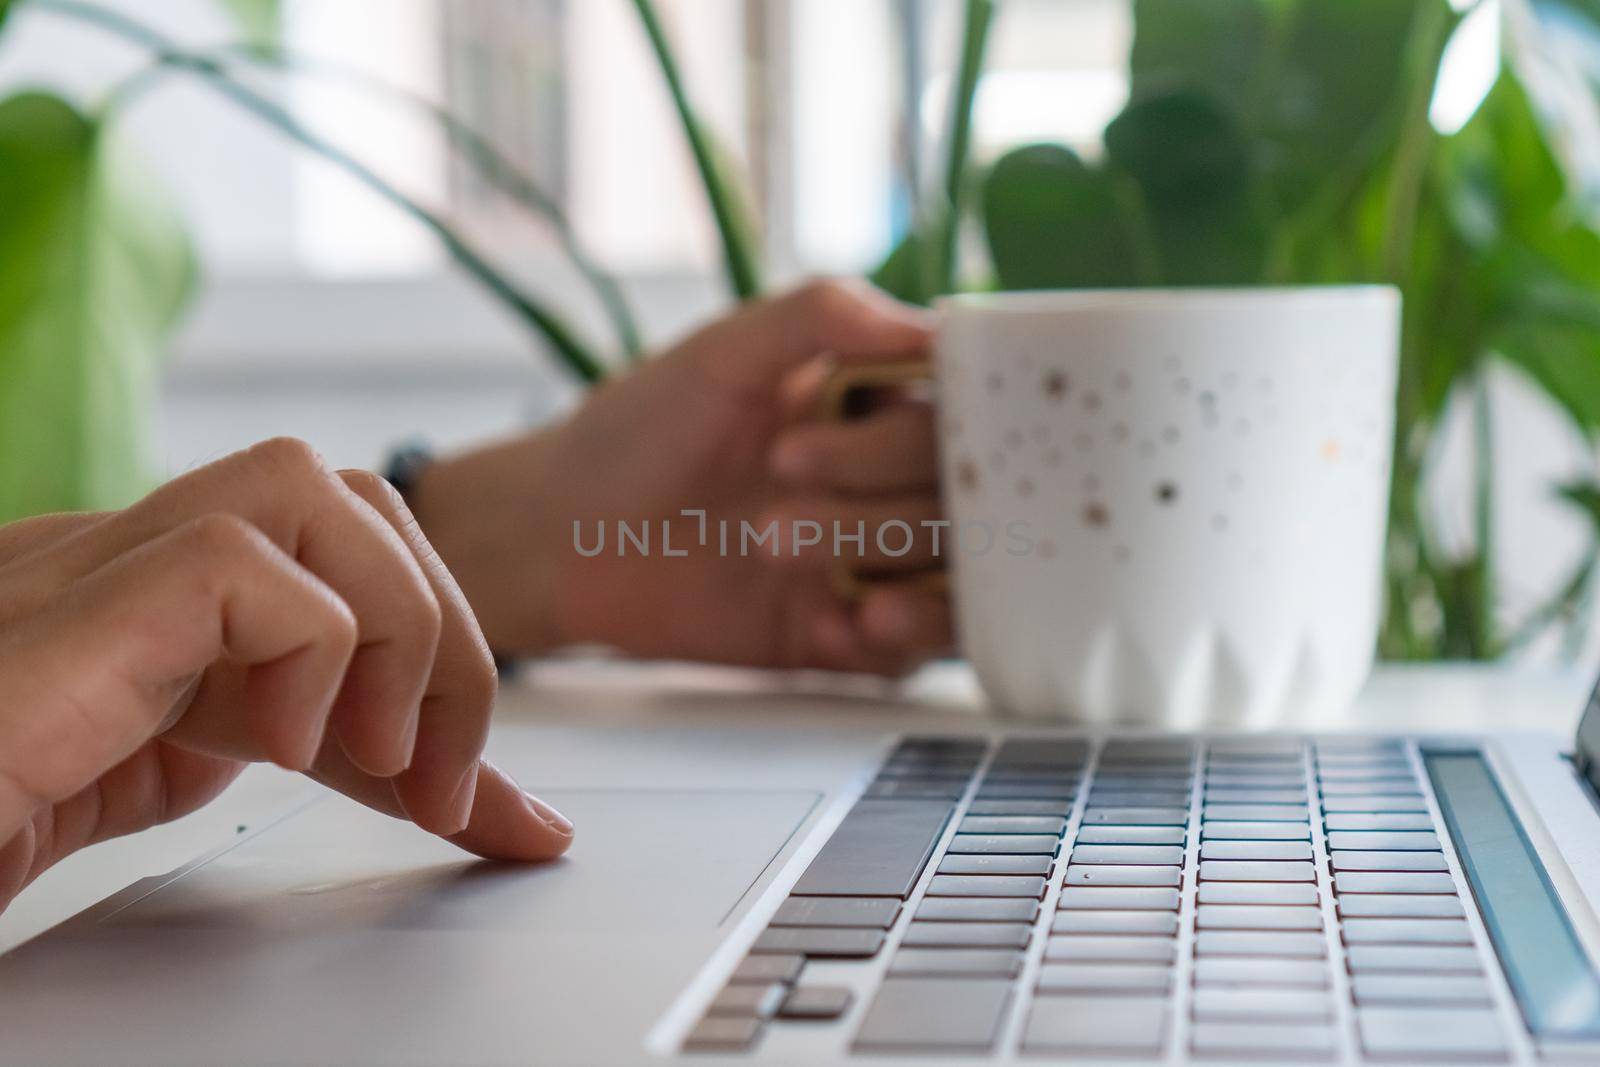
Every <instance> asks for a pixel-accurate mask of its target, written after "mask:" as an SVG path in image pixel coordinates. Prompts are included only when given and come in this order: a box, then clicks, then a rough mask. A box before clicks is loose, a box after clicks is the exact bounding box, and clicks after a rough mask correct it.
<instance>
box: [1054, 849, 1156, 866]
mask: <svg viewBox="0 0 1600 1067" xmlns="http://www.w3.org/2000/svg"><path fill="white" fill-rule="evenodd" d="M1071 862H1072V863H1074V864H1079V863H1108V864H1119V865H1137V864H1150V865H1155V866H1164V867H1167V866H1179V865H1181V864H1182V863H1183V848H1182V846H1179V845H1078V846H1077V847H1075V848H1074V849H1073V850H1072V857H1071Z"/></svg>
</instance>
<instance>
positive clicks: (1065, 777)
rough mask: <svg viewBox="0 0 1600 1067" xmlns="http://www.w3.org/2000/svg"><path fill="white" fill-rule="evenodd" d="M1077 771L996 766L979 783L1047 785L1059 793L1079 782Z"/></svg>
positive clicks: (1072, 787)
mask: <svg viewBox="0 0 1600 1067" xmlns="http://www.w3.org/2000/svg"><path fill="white" fill-rule="evenodd" d="M1082 781H1083V780H1082V779H1081V778H1080V777H1079V776H1078V774H1077V772H1075V771H1074V772H1072V773H1062V772H1060V771H1054V770H1050V769H1048V768H1043V767H1012V768H997V769H995V770H991V771H990V772H989V773H988V774H985V775H984V776H983V779H982V781H981V782H980V783H979V784H980V785H997V784H998V785H1030V786H1031V785H1048V786H1053V787H1054V790H1055V791H1056V792H1059V793H1071V792H1073V791H1075V790H1076V789H1077V788H1078V787H1079V786H1080V785H1081V784H1082Z"/></svg>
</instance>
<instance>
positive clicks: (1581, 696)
mask: <svg viewBox="0 0 1600 1067" xmlns="http://www.w3.org/2000/svg"><path fill="white" fill-rule="evenodd" d="M1590 681H1591V679H1590V678H1589V677H1588V676H1587V675H1586V674H1585V673H1583V672H1578V671H1530V670H1513V669H1505V668H1486V667H1476V666H1426V667H1384V668H1381V669H1380V670H1379V671H1378V672H1377V673H1376V674H1375V675H1374V676H1373V678H1372V681H1371V682H1370V684H1369V685H1368V687H1367V690H1366V692H1365V693H1364V694H1363V696H1362V698H1361V700H1360V702H1359V703H1358V704H1357V705H1356V707H1355V708H1353V709H1352V710H1351V712H1350V714H1349V716H1348V717H1347V718H1346V719H1345V720H1343V721H1342V722H1341V723H1340V724H1339V726H1340V727H1342V728H1345V729H1350V730H1387V731H1394V730H1417V731H1450V730H1462V731H1478V730H1495V729H1516V730H1540V731H1553V732H1556V733H1559V734H1563V735H1567V736H1570V735H1571V733H1572V731H1573V729H1574V727H1575V726H1576V725H1577V721H1578V716H1579V714H1580V713H1581V711H1582V708H1583V704H1584V701H1585V698H1586V697H1587V695H1588V687H1589V685H1590ZM664 708H671V709H672V711H673V721H674V722H676V723H684V724H694V725H714V724H717V723H727V722H730V721H737V720H739V719H743V718H759V719H764V720H766V721H768V722H772V721H774V720H775V718H776V717H779V716H783V715H785V713H786V712H787V713H789V714H799V713H801V712H803V713H804V714H805V715H806V717H807V721H828V722H839V721H844V720H850V721H863V720H865V719H869V718H880V719H883V720H884V721H885V724H886V728H889V726H890V725H892V723H891V720H892V719H893V718H894V717H896V716H903V715H905V714H906V713H907V712H908V711H910V712H918V713H921V715H923V716H925V715H927V714H929V713H933V714H935V715H938V716H943V715H948V716H949V717H950V721H951V722H953V723H970V722H971V721H972V717H973V716H975V715H979V714H982V711H983V702H982V698H981V695H980V694H979V691H978V688H977V685H976V684H975V682H974V681H973V679H972V677H971V675H970V674H969V673H968V672H967V671H966V669H965V668H964V667H961V666H958V665H953V664H951V665H938V666H935V667H932V668H930V669H928V670H926V671H924V672H922V673H921V674H919V675H918V676H916V677H915V678H913V679H912V680H910V681H909V682H907V683H905V684H903V685H898V686H895V685H889V684H887V683H882V682H877V681H874V680H867V679H843V680H841V679H836V678H827V677H822V676H816V675H810V676H794V675H785V676H772V675H764V674H761V673H758V672H751V671H731V670H720V669H713V668H706V667H695V666H686V665H639V664H628V663H594V662H571V663H550V664H545V665H541V666H539V667H538V668H536V669H532V670H529V671H526V672H525V673H524V674H523V675H522V676H521V677H520V678H519V679H518V680H517V681H516V682H514V683H512V684H510V685H508V686H506V687H505V689H504V690H503V692H502V694H501V701H500V707H499V710H498V712H497V723H499V724H500V725H501V726H509V725H514V724H522V725H527V724H551V725H563V726H574V725H580V724H582V725H588V726H597V727H604V728H614V729H629V728H635V727H645V726H648V725H650V724H651V723H652V721H653V720H654V721H659V719H660V716H661V714H662V711H663V709H664ZM793 721H795V720H794V719H787V720H786V722H787V723H790V724H792V722H793ZM925 725H926V720H925V719H924V720H922V721H919V726H925ZM1297 725H1299V724H1296V723H1293V722H1285V723H1282V724H1281V726H1283V727H1285V728H1294V727H1295V726H1297ZM1319 728H1323V727H1322V724H1319ZM493 747H494V742H493V739H492V738H491V740H490V751H491V753H492V752H493ZM524 784H525V785H527V786H528V787H529V788H530V789H533V790H534V791H535V792H537V790H538V783H537V782H526V783H524ZM316 788H318V787H316V786H314V785H310V784H309V783H307V782H306V781H305V780H303V779H301V778H299V777H298V776H295V775H292V774H289V773H288V772H285V771H282V770H279V769H277V768H274V767H252V768H250V769H249V770H248V771H246V773H245V774H244V775H242V776H241V777H240V779H239V780H238V781H237V782H236V783H235V784H234V785H233V786H232V787H231V788H230V789H229V790H228V791H227V792H226V793H225V794H223V796H222V797H220V798H219V799H218V800H217V801H216V802H214V803H212V804H211V805H210V806H208V807H207V808H205V809H204V810H202V811H199V812H196V813H195V814H193V815H190V816H188V817H186V818H184V819H180V820H178V821H177V822H174V823H171V824H169V825H167V826H163V827H158V828H156V829H154V830H148V831H146V832H144V833H142V834H137V835H134V836H132V837H128V838H123V839H121V840H118V841H111V842H107V843H105V844H101V845H97V846H95V847H94V848H91V849H88V850H86V851H84V852H81V853H79V854H77V855H76V856H73V857H70V858H68V859H67V860H66V861H64V862H63V863H61V864H59V865H57V866H56V867H55V868H54V869H52V870H50V871H47V872H46V873H45V874H44V875H43V876H42V877H40V878H39V880H38V881H37V882H35V883H34V884H33V885H32V886H30V887H29V888H28V889H27V890H25V891H24V892H23V893H22V895H21V896H20V897H18V898H17V900H16V901H14V902H13V903H12V905H11V907H10V908H9V909H8V910H7V911H5V912H3V913H0V952H5V951H7V950H9V949H11V948H13V947H15V946H16V945H19V944H21V943H22V942H23V941H26V940H28V939H29V938H32V937H34V936H36V935H37V934H39V933H41V932H42V931H44V930H46V929H48V928H49V927H51V926H53V925H55V924H56V923H58V922H61V921H62V920H64V919H67V918H69V917H71V916H72V915H74V914H76V913H77V912H79V911H81V910H83V909H84V908H86V907H88V906H89V905H91V904H94V903H95V902H96V901H98V900H100V899H102V898H104V897H106V896H108V895H110V894H111V893H113V892H116V891H117V890H119V889H121V888H122V887H123V886H126V885H128V884H129V883H131V882H133V881H136V880H137V879H139V878H144V877H147V876H150V875H156V874H161V873H164V872H166V871H170V870H172V869H174V868H176V867H179V866H181V865H182V864H184V863H186V862H188V861H190V860H192V859H194V858H196V856H197V855H199V854H201V853H203V852H204V851H205V850H207V849H209V848H212V847H215V845H216V843H217V842H218V841H221V840H225V838H226V836H227V835H228V834H230V833H232V832H234V831H235V829H236V828H237V827H240V826H245V825H250V824H252V823H254V822H256V821H258V820H260V819H261V818H264V817H267V816H269V815H272V814H274V813H277V812H281V811H283V810H284V809H285V808H286V807H287V806H288V805H289V804H291V803H292V802H293V801H294V799H295V798H296V797H297V796H300V795H307V794H308V793H309V791H310V790H314V789H316Z"/></svg>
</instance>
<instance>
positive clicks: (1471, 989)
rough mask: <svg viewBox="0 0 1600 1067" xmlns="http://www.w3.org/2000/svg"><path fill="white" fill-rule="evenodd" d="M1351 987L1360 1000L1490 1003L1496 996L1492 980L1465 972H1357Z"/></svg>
mask: <svg viewBox="0 0 1600 1067" xmlns="http://www.w3.org/2000/svg"><path fill="white" fill-rule="evenodd" d="M1350 990H1351V992H1352V993H1353V994H1354V996H1355V1000H1356V1003H1357V1004H1360V1005H1363V1006H1371V1005H1395V1004H1459V1005H1468V1004H1471V1005H1481V1006H1483V1007H1489V1006H1491V1005H1493V1003H1494V996H1493V994H1492V993H1491V992H1490V991H1489V983H1488V982H1486V981H1485V980H1484V979H1483V978H1482V977H1479V976H1477V975H1466V974H1427V975H1413V974H1356V975H1351V977H1350Z"/></svg>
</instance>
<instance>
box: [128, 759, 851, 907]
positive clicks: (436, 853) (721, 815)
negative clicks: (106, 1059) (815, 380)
mask: <svg viewBox="0 0 1600 1067" xmlns="http://www.w3.org/2000/svg"><path fill="white" fill-rule="evenodd" d="M544 795H545V798H546V799H547V800H549V801H550V802H551V803H552V804H554V805H555V806H556V807H558V808H560V809H561V810H562V811H563V812H565V813H566V814H567V815H568V816H569V817H570V818H571V819H572V821H573V822H574V823H575V824H576V826H577V828H578V838H577V842H576V843H575V844H574V846H573V849H572V851H571V853H570V854H569V855H568V856H567V857H565V858H564V859H562V860H558V861H556V862H554V863H548V864H542V865H534V866H528V865H513V864H495V863H486V862H482V861H474V860H473V859H472V858H471V857H468V856H464V855H463V854H462V853H461V852H460V851H459V850H458V849H456V848H454V847H453V846H451V845H449V844H447V843H445V842H443V841H440V840H437V839H435V838H432V837H430V836H428V835H426V834H423V833H420V832H419V831H417V830H416V829H415V828H414V827H412V826H409V825H407V824H405V823H401V822H399V821H397V820H394V819H390V818H387V817H385V816H382V815H379V814H377V813H375V812H372V811H369V810H367V809H366V808H363V807H361V806H359V805H357V804H355V803H353V802H351V801H347V800H345V799H343V798H341V797H337V796H331V795H330V796H326V797H322V798H320V799H318V800H317V801H315V802H313V803H311V804H310V805H308V806H307V807H305V808H303V809H301V810H300V811H299V812H297V813H296V814H294V815H293V816H291V817H290V818H288V819H287V820H284V821H282V822H280V823H278V824H276V825H274V826H272V827H269V828H268V829H267V830H265V831H264V832H262V833H261V834H259V835H257V836H255V837H253V838H251V839H250V840H247V841H244V842H242V843H241V844H240V845H238V846H237V847H235V848H233V849H230V850H229V851H227V852H225V853H223V854H222V855H220V856H218V857H216V858H215V859H213V860H212V861H211V862H209V863H207V864H205V865H203V866H201V867H198V868H196V869H194V870H192V871H190V872H189V873H187V874H185V875H184V876H183V877H181V878H178V879H177V880H175V881H172V882H170V883H168V884H167V885H165V886H163V887H161V888H160V889H158V890H157V891H155V892H152V893H149V894H147V895H145V896H143V897H141V898H139V899H138V900H137V901H136V902H134V903H133V904H131V905H129V906H127V907H125V908H123V909H121V910H120V911H117V912H115V913H113V914H112V915H109V916H107V917H105V918H104V919H102V920H101V925H102V926H103V927H121V928H125V929H126V928H138V927H162V928H168V929H172V928H190V929H192V928H196V927H199V928H216V927H221V928H225V929H229V930H233V931H237V932H241V933H242V932H244V931H247V930H256V931H258V932H274V933H278V934H283V933H290V932H292V933H294V934H295V935H304V934H308V933H316V932H326V931H330V930H339V931H352V930H360V929H390V930H498V931H522V932H530V933H536V932H541V931H552V932H555V931H559V932H564V933H571V932H574V931H577V930H582V929H605V930H610V931H616V930H618V929H626V928H628V927H630V926H635V927H637V928H640V929H649V930H651V931H655V932H665V931H667V930H672V929H680V930H706V929H712V928H714V927H716V926H718V925H719V924H720V923H722V922H723V921H724V920H725V919H726V918H727V917H728V916H729V915H730V914H731V913H732V912H733V911H734V910H735V909H736V907H737V906H738V904H739V903H740V901H741V900H743V899H744V898H745V896H746V894H747V892H748V891H749V890H750V889H751V887H752V886H753V885H754V884H755V883H756V881H757V880H758V879H759V878H760V877H761V875H762V873H763V872H764V871H765V870H766V869H767V868H768V866H769V865H770V864H771V863H772V861H773V859H774V858H775V857H776V856H777V855H778V853H779V852H780V851H781V850H782V848H783V846H784V845H785V844H786V843H787V842H788V841H789V839H790V838H791V836H792V835H793V834H794V832H795V831H796V830H797V829H798V828H799V827H800V825H801V823H803V822H804V820H805V818H806V816H807V815H808V814H810V812H811V811H812V809H813V808H814V807H815V806H816V804H817V803H818V801H819V800H820V799H821V794H819V793H814V792H806V791H798V790H787V791H733V790H704V791H671V790H637V791H635V790H613V789H604V790H585V789H571V790H553V791H550V792H548V793H546V794H544Z"/></svg>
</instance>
